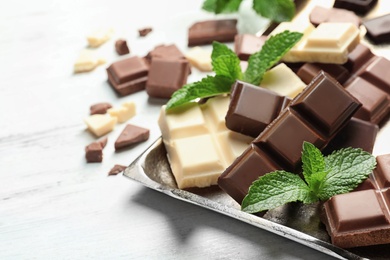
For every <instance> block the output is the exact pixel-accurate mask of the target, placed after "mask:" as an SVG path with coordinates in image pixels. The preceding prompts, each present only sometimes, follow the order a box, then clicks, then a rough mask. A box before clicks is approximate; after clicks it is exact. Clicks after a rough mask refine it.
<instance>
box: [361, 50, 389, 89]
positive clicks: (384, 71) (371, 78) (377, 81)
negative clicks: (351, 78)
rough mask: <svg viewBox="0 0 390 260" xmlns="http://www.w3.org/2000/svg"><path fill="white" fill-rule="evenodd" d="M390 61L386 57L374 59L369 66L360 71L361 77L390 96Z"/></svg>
mask: <svg viewBox="0 0 390 260" xmlns="http://www.w3.org/2000/svg"><path fill="white" fill-rule="evenodd" d="M389 68H390V61H389V60H388V59H386V58H384V57H377V56H376V57H374V58H372V59H371V60H370V63H369V64H368V66H366V67H365V68H364V69H363V70H362V71H359V76H360V77H362V78H364V79H365V80H367V81H368V82H370V83H371V84H373V85H375V86H376V87H378V88H380V89H381V90H383V91H384V92H386V93H387V94H388V95H390V73H388V69H389Z"/></svg>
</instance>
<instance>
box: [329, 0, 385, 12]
mask: <svg viewBox="0 0 390 260" xmlns="http://www.w3.org/2000/svg"><path fill="white" fill-rule="evenodd" d="M377 2H378V0H336V1H335V2H334V4H333V7H337V8H343V9H347V10H350V11H353V12H355V13H357V14H361V15H364V14H366V13H368V12H369V11H370V10H371V9H372V8H373V7H374V6H375V4H376V3H377Z"/></svg>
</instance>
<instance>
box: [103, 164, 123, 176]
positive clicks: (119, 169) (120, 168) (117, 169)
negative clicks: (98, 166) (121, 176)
mask: <svg viewBox="0 0 390 260" xmlns="http://www.w3.org/2000/svg"><path fill="white" fill-rule="evenodd" d="M126 168H127V166H124V165H120V164H115V165H114V167H112V169H111V170H110V171H109V172H108V175H117V174H118V173H121V172H123V171H124V170H125V169H126Z"/></svg>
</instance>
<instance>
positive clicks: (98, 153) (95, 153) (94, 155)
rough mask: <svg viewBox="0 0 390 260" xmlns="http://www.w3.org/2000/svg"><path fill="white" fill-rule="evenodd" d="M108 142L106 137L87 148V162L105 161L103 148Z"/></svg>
mask: <svg viewBox="0 0 390 260" xmlns="http://www.w3.org/2000/svg"><path fill="white" fill-rule="evenodd" d="M107 140H108V139H107V137H105V138H102V139H100V140H98V141H96V142H93V143H91V144H89V145H87V146H86V147H85V158H86V159H87V162H89V163H90V162H102V161H103V148H104V147H105V146H106V144H107Z"/></svg>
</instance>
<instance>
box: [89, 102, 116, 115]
mask: <svg viewBox="0 0 390 260" xmlns="http://www.w3.org/2000/svg"><path fill="white" fill-rule="evenodd" d="M109 108H112V105H111V104H110V103H107V102H102V103H96V104H94V105H92V106H91V107H90V108H89V110H90V114H91V115H95V114H102V115H103V114H105V113H107V110H108V109H109Z"/></svg>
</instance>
